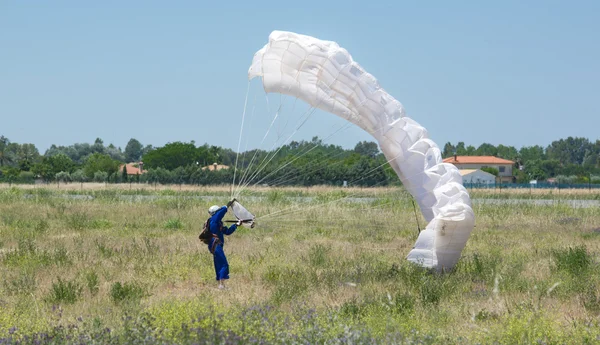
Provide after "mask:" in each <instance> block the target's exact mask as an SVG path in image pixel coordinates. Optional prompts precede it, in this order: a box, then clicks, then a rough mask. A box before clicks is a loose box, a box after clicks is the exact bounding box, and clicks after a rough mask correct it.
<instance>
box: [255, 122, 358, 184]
mask: <svg viewBox="0 0 600 345" xmlns="http://www.w3.org/2000/svg"><path fill="white" fill-rule="evenodd" d="M350 125H351V124H350V123H347V124H344V125H343V126H341V127H340V128H338V130H336V131H335V132H334V133H333V134H331V135H329V136H328V137H327V138H325V140H328V139H330V138H331V137H332V136H334V135H335V134H337V133H338V132H340V131H341V130H344V129H347V128H348V127H350ZM317 147H319V144H315V145H314V146H313V147H311V148H310V149H308V150H306V151H305V152H300V153H298V154H296V156H294V157H293V158H292V160H290V161H289V162H287V163H286V164H284V165H282V166H280V167H279V168H277V169H275V170H274V171H272V172H271V173H269V174H268V175H266V176H265V177H263V178H262V179H261V180H260V181H258V182H256V183H255V184H254V185H257V184H259V183H261V182H263V181H264V180H265V179H266V178H268V177H269V176H271V175H273V174H275V173H277V172H279V171H280V170H281V169H284V168H285V167H287V166H288V165H290V164H292V163H294V162H295V161H297V160H298V159H300V158H302V157H304V156H305V155H307V154H308V153H310V152H311V151H312V150H314V149H316V148H317ZM320 169H323V167H321V168H320ZM284 182H286V181H284Z"/></svg>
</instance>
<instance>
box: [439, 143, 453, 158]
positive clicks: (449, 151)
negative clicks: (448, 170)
mask: <svg viewBox="0 0 600 345" xmlns="http://www.w3.org/2000/svg"><path fill="white" fill-rule="evenodd" d="M455 151H456V147H454V145H452V144H451V143H450V142H447V143H446V145H444V150H443V151H442V157H443V158H448V157H452V156H453V155H454V152H455Z"/></svg>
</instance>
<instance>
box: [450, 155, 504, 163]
mask: <svg viewBox="0 0 600 345" xmlns="http://www.w3.org/2000/svg"><path fill="white" fill-rule="evenodd" d="M444 163H452V164H514V163H515V162H513V161H511V160H508V159H502V158H498V157H494V156H452V157H448V158H445V159H444Z"/></svg>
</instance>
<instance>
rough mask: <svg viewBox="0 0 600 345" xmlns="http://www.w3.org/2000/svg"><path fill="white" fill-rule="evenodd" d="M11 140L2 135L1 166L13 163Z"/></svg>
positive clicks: (0, 147) (0, 142)
mask: <svg viewBox="0 0 600 345" xmlns="http://www.w3.org/2000/svg"><path fill="white" fill-rule="evenodd" d="M9 144H10V141H9V140H8V138H7V137H5V136H0V166H7V165H9V164H12V163H13V161H14V157H13V156H12V154H11V152H10V151H9V147H8V146H9Z"/></svg>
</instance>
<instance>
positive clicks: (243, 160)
mask: <svg viewBox="0 0 600 345" xmlns="http://www.w3.org/2000/svg"><path fill="white" fill-rule="evenodd" d="M255 109H256V95H254V102H253V103H252V113H251V114H250V128H252V121H253V120H254V110H255ZM249 139H250V136H248V137H246V146H245V147H244V153H243V154H242V167H244V166H245V163H246V154H247V152H248V141H249ZM240 169H242V168H240ZM244 175H245V170H244ZM242 178H243V175H242Z"/></svg>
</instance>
